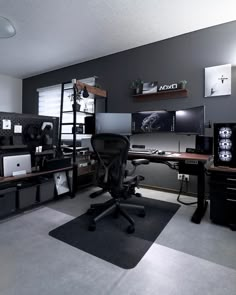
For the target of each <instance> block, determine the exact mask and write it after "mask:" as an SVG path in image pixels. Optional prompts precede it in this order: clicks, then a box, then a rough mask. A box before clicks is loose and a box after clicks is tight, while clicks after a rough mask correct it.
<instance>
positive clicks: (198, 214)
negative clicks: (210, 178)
mask: <svg viewBox="0 0 236 295" xmlns="http://www.w3.org/2000/svg"><path fill="white" fill-rule="evenodd" d="M198 168H199V169H198V171H199V172H198V176H197V209H196V210H195V212H194V214H193V216H192V218H191V221H192V222H194V223H197V224H199V223H200V222H201V220H202V217H203V216H204V214H205V212H206V209H207V205H208V203H207V201H206V200H205V173H204V172H205V171H204V163H202V162H199V163H198Z"/></svg>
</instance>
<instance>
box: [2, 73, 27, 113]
mask: <svg viewBox="0 0 236 295" xmlns="http://www.w3.org/2000/svg"><path fill="white" fill-rule="evenodd" d="M0 112H15V113H22V80H21V79H16V78H12V77H9V76H5V75H0Z"/></svg>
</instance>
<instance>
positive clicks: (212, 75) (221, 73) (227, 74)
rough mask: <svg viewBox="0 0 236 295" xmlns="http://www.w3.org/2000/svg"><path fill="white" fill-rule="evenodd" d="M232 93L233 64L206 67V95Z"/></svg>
mask: <svg viewBox="0 0 236 295" xmlns="http://www.w3.org/2000/svg"><path fill="white" fill-rule="evenodd" d="M224 95H231V64H226V65H221V66H215V67H209V68H205V97H211V96H224Z"/></svg>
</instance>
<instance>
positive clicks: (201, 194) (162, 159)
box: [128, 151, 210, 224]
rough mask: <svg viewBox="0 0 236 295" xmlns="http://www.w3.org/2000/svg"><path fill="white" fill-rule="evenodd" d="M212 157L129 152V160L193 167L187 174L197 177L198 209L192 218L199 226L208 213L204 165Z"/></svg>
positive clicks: (188, 154) (189, 154)
mask: <svg viewBox="0 0 236 295" xmlns="http://www.w3.org/2000/svg"><path fill="white" fill-rule="evenodd" d="M209 156H210V155H202V154H192V153H178V152H171V154H169V155H158V154H149V153H147V154H145V153H142V154H140V153H135V152H133V151H132V152H129V155H128V159H129V160H133V159H141V158H142V159H148V160H149V161H150V162H152V163H160V164H167V165H168V166H169V167H171V165H170V163H169V162H177V163H178V164H179V165H181V164H184V165H185V166H186V167H188V165H189V167H191V169H189V170H188V172H187V173H186V174H190V175H196V176H197V208H196V210H195V212H194V214H193V216H192V218H191V221H192V222H193V223H197V224H199V223H200V222H201V220H202V218H203V216H204V214H205V212H206V209H207V205H208V203H207V201H206V198H205V168H204V165H205V163H206V161H207V160H208V158H209Z"/></svg>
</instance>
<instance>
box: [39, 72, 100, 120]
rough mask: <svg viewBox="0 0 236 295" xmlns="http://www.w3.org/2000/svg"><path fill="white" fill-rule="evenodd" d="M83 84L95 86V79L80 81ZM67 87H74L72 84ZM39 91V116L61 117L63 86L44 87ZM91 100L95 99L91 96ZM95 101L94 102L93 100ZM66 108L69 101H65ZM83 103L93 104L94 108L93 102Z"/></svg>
mask: <svg viewBox="0 0 236 295" xmlns="http://www.w3.org/2000/svg"><path fill="white" fill-rule="evenodd" d="M80 81H81V82H83V83H86V84H88V85H91V86H94V85H95V77H91V78H86V79H82V80H80ZM66 87H68V88H69V87H72V83H68V84H66ZM37 91H38V114H39V115H42V116H53V117H60V109H61V84H58V85H54V86H50V87H44V88H39V89H37ZM71 92H72V91H71ZM89 98H90V99H91V98H93V96H92V95H91V94H90V96H89ZM92 101H93V100H92ZM64 103H65V104H64V108H65V109H66V107H67V105H68V104H69V100H68V99H64ZM83 103H87V104H88V105H90V104H91V108H92V107H93V105H92V104H93V102H91V101H90V100H89V99H87V100H85V101H84V102H83Z"/></svg>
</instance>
